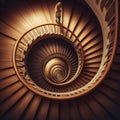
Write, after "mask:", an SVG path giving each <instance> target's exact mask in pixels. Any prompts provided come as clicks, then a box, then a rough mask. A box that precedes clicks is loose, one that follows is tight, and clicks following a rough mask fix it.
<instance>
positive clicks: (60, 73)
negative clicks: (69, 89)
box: [43, 57, 70, 84]
mask: <svg viewBox="0 0 120 120" xmlns="http://www.w3.org/2000/svg"><path fill="white" fill-rule="evenodd" d="M69 72H70V69H69V67H68V64H67V63H66V61H65V60H64V59H62V58H59V57H56V58H52V59H50V60H48V61H47V62H46V63H45V66H44V67H43V73H44V76H45V77H46V79H47V80H48V81H49V82H52V83H56V84H61V83H64V82H65V81H66V79H67V78H68V75H69Z"/></svg>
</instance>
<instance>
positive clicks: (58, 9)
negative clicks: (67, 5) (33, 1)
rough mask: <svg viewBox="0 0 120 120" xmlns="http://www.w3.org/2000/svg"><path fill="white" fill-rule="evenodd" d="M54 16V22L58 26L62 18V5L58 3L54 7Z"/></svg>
mask: <svg viewBox="0 0 120 120" xmlns="http://www.w3.org/2000/svg"><path fill="white" fill-rule="evenodd" d="M55 14H56V22H57V23H58V24H60V23H61V16H62V3H61V2H58V3H56V5H55Z"/></svg>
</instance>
